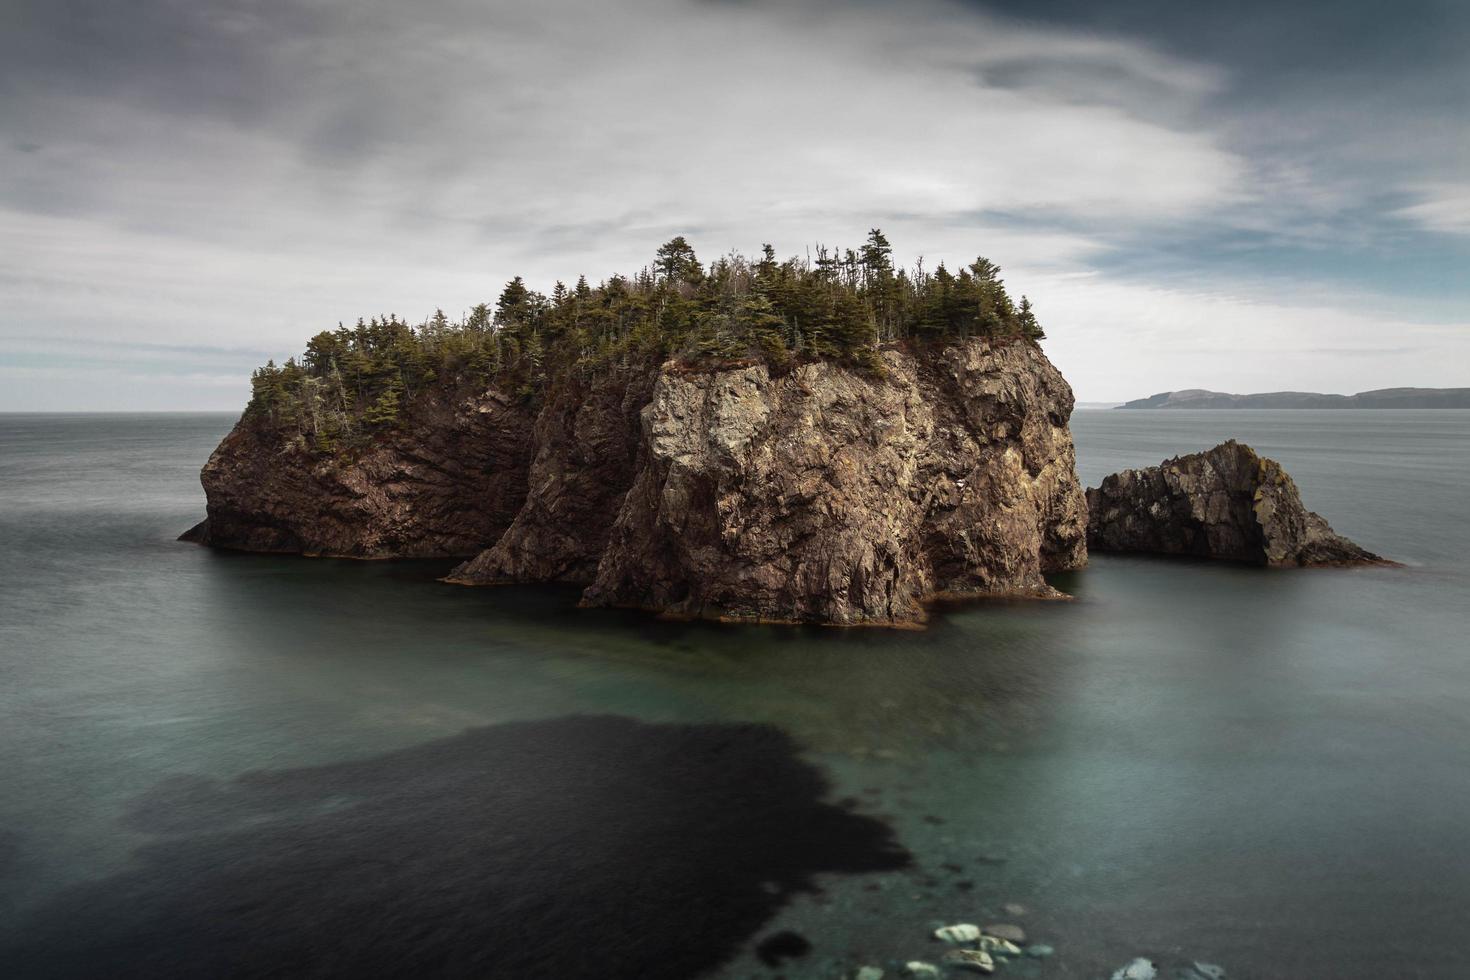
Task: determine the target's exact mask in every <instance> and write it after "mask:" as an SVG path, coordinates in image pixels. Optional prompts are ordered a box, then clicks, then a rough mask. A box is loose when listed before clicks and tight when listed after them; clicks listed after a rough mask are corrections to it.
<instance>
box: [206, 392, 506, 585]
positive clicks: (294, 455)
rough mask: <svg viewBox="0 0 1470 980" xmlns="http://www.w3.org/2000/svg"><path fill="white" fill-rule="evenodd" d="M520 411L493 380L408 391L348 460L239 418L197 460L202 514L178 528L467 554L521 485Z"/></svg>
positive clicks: (399, 552) (497, 527)
mask: <svg viewBox="0 0 1470 980" xmlns="http://www.w3.org/2000/svg"><path fill="white" fill-rule="evenodd" d="M530 430H531V417H530V415H529V414H528V413H527V412H526V411H525V409H523V408H521V407H519V406H517V405H515V404H513V403H512V402H511V401H510V400H509V399H507V398H505V397H504V396H502V395H501V394H500V393H498V392H495V391H487V392H485V393H483V394H482V395H479V396H477V397H473V398H463V397H460V398H454V397H451V396H450V395H449V394H448V393H444V392H435V393H433V394H432V395H427V396H424V397H421V398H419V399H415V400H414V401H412V402H411V403H410V405H409V407H408V408H407V409H406V410H405V412H404V419H403V422H402V424H401V425H400V426H399V427H397V428H395V429H393V430H390V431H389V432H387V433H385V434H384V435H383V436H382V437H380V438H379V439H377V440H376V441H375V442H374V443H373V444H372V445H371V446H370V447H369V448H368V449H366V450H365V451H363V452H362V453H361V454H360V455H359V456H357V457H355V458H352V459H341V458H337V457H322V456H318V455H316V454H314V453H310V452H308V451H307V450H306V449H305V448H304V447H296V446H292V445H290V444H286V445H282V443H281V436H280V435H279V433H278V432H277V431H276V430H275V429H273V428H271V427H270V426H267V425H264V424H263V423H261V422H260V421H258V420H253V419H250V418H244V419H241V420H240V422H239V423H238V424H237V425H236V426H235V428H234V429H233V430H232V431H231V432H230V434H229V435H228V436H226V437H225V439H224V441H223V442H221V443H220V444H219V447H218V448H217V449H215V451H214V453H213V454H212V455H211V456H210V457H209V462H208V463H206V464H205V466H204V470H203V472H202V473H201V474H200V480H201V482H202V483H203V484H204V492H205V496H206V497H207V498H208V515H209V516H208V517H207V518H206V519H205V520H204V522H203V523H201V524H199V525H197V526H196V527H194V528H192V529H190V530H189V531H188V532H186V533H185V535H184V539H185V540H191V541H198V542H200V543H203V544H212V545H216V546H218V547H224V548H236V549H240V550H243V551H276V552H291V553H301V554H310V555H332V556H340V557H351V558H413V557H442V556H447V555H472V554H475V553H476V552H477V551H479V550H480V549H482V548H484V547H486V546H487V545H488V544H490V543H491V542H494V541H495V540H496V539H498V538H499V537H500V535H501V534H502V533H503V532H504V531H505V529H506V527H507V526H508V525H509V524H510V522H511V520H512V519H513V518H514V517H515V515H516V513H517V511H519V510H520V507H521V504H522V503H523V501H524V500H525V496H526V468H527V465H528V463H529V461H530V456H531V450H530Z"/></svg>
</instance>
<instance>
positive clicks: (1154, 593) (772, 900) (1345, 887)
mask: <svg viewBox="0 0 1470 980" xmlns="http://www.w3.org/2000/svg"><path fill="white" fill-rule="evenodd" d="M232 422H233V419H232V418H231V417H227V416H223V415H197V416H193V415H133V416H128V415H107V416H95V415H77V416H15V415H11V416H0V545H3V546H0V976H6V977H12V976H14V977H30V976H99V975H105V976H109V977H117V976H148V977H160V976H175V975H178V976H233V975H244V976H249V975H268V974H269V975H282V974H290V975H299V974H304V975H350V976H376V975H396V976H405V975H415V976H422V975H426V974H435V973H439V974H452V975H473V976H478V977H516V978H520V977H548V978H550V977H581V976H587V977H604V978H605V977H640V978H656V977H683V976H711V977H759V978H774V977H777V976H784V977H787V978H796V977H819V978H838V977H847V976H850V975H851V973H852V971H854V970H855V969H856V968H857V967H859V966H861V965H866V964H871V965H876V966H880V967H885V968H887V969H888V970H889V971H890V972H889V975H890V976H894V975H896V972H895V971H894V965H895V963H896V962H899V961H903V960H908V959H915V958H925V959H930V960H936V959H937V958H938V957H939V956H940V955H941V953H942V952H943V950H942V949H941V948H940V947H939V944H937V943H935V942H934V941H932V940H931V939H929V933H930V931H931V930H932V929H933V928H934V927H935V926H936V925H939V924H942V923H945V922H956V921H960V922H965V921H968V922H978V923H982V924H983V923H989V922H998V921H1007V922H1013V923H1016V924H1019V925H1021V926H1023V927H1024V928H1025V930H1026V932H1027V933H1028V934H1029V936H1030V938H1031V939H1032V940H1033V941H1035V942H1044V943H1047V944H1049V945H1051V946H1052V947H1054V948H1055V951H1056V952H1055V955H1053V956H1051V957H1050V958H1047V959H1028V960H1023V961H1019V962H1016V963H1013V964H1010V965H1008V966H1006V967H1004V968H1003V970H1002V973H1001V974H1000V975H1016V976H1031V977H1106V976H1107V975H1108V974H1110V973H1111V972H1112V971H1113V970H1114V969H1116V968H1117V967H1119V966H1121V965H1122V964H1124V963H1125V962H1127V961H1128V960H1130V959H1131V958H1133V957H1134V956H1140V955H1141V956H1147V957H1149V958H1151V959H1154V960H1155V961H1156V962H1158V964H1159V966H1160V968H1161V971H1162V975H1163V976H1165V977H1172V976H1173V975H1174V973H1175V971H1176V970H1178V969H1179V968H1181V967H1184V966H1186V965H1187V964H1189V963H1190V962H1191V961H1194V960H1201V961H1206V962H1211V963H1216V964H1219V965H1222V966H1224V967H1225V968H1226V969H1227V970H1228V971H1229V972H1228V976H1230V977H1241V978H1248V977H1280V978H1309V977H1342V978H1352V977H1464V976H1470V938H1466V933H1465V910H1466V909H1467V908H1470V642H1467V635H1470V609H1467V604H1470V574H1467V571H1466V567H1465V557H1466V555H1470V529H1467V528H1470V525H1467V522H1466V520H1465V517H1464V514H1465V509H1466V505H1467V489H1466V488H1467V487H1470V412H1415V411H1401V412H1390V411H1383V412H1375V411H1352V412H1311V411H1295V412H1271V411H1254V412H1226V411H1214V412H1200V413H1187V412H1158V413H1148V412H1122V411H1080V412H1078V413H1077V415H1076V416H1075V418H1074V421H1073V431H1074V434H1075V437H1076V440H1077V444H1078V457H1079V469H1080V472H1081V475H1082V477H1083V479H1084V481H1085V482H1087V483H1089V484H1095V483H1096V482H1097V481H1098V480H1099V479H1100V478H1101V477H1102V476H1103V475H1105V474H1107V473H1109V472H1112V471H1113V470H1115V469H1118V468H1121V467H1124V466H1139V465H1147V464H1151V463H1156V462H1158V461H1159V460H1160V459H1162V458H1164V457H1165V456H1169V455H1173V454H1175V453H1180V452H1188V451H1192V450H1196V449H1201V448H1205V447H1207V446H1209V445H1212V444H1214V443H1215V442H1217V441H1219V440H1220V439H1223V438H1225V437H1229V436H1234V437H1237V438H1240V439H1242V440H1244V441H1247V442H1249V443H1250V444H1252V445H1253V446H1255V447H1256V448H1257V449H1258V450H1260V451H1262V452H1263V453H1265V454H1267V455H1270V456H1273V457H1275V458H1277V459H1279V460H1281V461H1282V462H1283V463H1284V464H1285V465H1286V467H1287V469H1288V471H1289V472H1290V473H1291V474H1292V475H1293V476H1294V477H1295V479H1296V481H1297V483H1298V485H1299V486H1300V487H1301V489H1302V492H1303V495H1304V497H1305V498H1306V501H1307V503H1308V505H1309V506H1311V507H1313V508H1314V509H1316V510H1318V511H1320V512H1321V513H1323V514H1324V515H1325V516H1327V518H1328V519H1329V520H1330V521H1331V522H1332V523H1333V524H1334V526H1335V527H1336V528H1337V529H1338V530H1339V531H1340V532H1342V533H1344V534H1347V535H1348V536H1350V537H1352V538H1354V539H1355V540H1357V541H1359V542H1360V543H1361V544H1363V545H1365V546H1367V547H1369V548H1371V549H1373V550H1376V551H1380V552H1382V553H1384V554H1386V555H1389V556H1392V557H1394V558H1397V559H1399V560H1401V561H1403V562H1404V563H1405V567H1403V568H1397V569H1385V568H1370V569H1322V570H1312V571H1264V570H1257V569H1247V568H1238V567H1230V566H1224V565H1212V564H1206V563H1197V562H1187V561H1169V560H1157V559H1145V558H1122V557H1108V556H1096V557H1095V558H1094V560H1093V562H1092V564H1091V566H1090V567H1089V568H1088V569H1087V570H1086V571H1083V572H1078V573H1073V574H1069V575H1065V576H1061V577H1059V578H1058V580H1057V583H1056V584H1057V585H1058V586H1059V587H1061V588H1063V589H1065V590H1067V591H1069V592H1071V593H1073V594H1074V595H1075V596H1077V601H1076V602H1072V603H983V604H977V605H971V606H966V607H959V608H955V609H947V610H944V611H942V612H940V613H938V614H937V615H936V616H935V618H934V621H933V623H932V624H931V626H930V628H929V629H928V630H926V631H924V632H888V631H872V630H857V631H844V630H832V629H795V628H778V627H733V626H719V625H710V624H669V623H661V622H658V621H655V620H653V619H651V618H649V617H646V616H642V615H635V614H622V613H614V612H603V611H582V610H576V609H575V608H573V603H574V600H575V596H576V593H575V591H574V590H565V589H544V588H486V589H467V588H460V587H451V586H447V585H443V584H440V583H438V582H437V581H436V577H437V576H438V575H441V574H442V573H443V572H444V571H445V570H446V568H447V567H448V564H447V563H441V562H351V561H333V560H311V559H297V558H288V557H269V556H251V555H237V554H228V553H219V552H214V551H210V550H208V549H203V548H199V547H196V546H192V545H186V544H180V543H177V542H175V541H174V538H175V536H176V535H178V534H179V533H180V532H181V531H183V530H184V529H185V528H187V527H188V526H190V525H191V524H193V523H194V522H195V521H196V520H198V518H199V517H200V516H201V514H202V511H203V495H202V493H201V492H200V490H199V486H198V479H197V472H198V469H199V467H200V465H202V463H203V462H204V460H205V458H206V457H207V456H208V454H209V451H210V450H211V449H212V448H213V446H214V445H215V443H216V442H217V441H218V439H219V438H220V437H221V436H222V435H223V434H224V433H225V432H226V431H227V430H228V429H229V427H230V425H231V424H232ZM1007 905H1020V906H1023V907H1024V909H1023V910H1017V909H1014V908H1013V909H1010V910H1007V909H1006V908H1005V906H1007Z"/></svg>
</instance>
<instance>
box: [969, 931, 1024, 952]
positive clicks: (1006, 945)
mask: <svg viewBox="0 0 1470 980" xmlns="http://www.w3.org/2000/svg"><path fill="white" fill-rule="evenodd" d="M979 946H980V948H981V949H983V950H984V951H985V952H987V953H999V954H1001V955H1002V956H1020V955H1021V947H1019V946H1017V945H1016V944H1015V943H1013V942H1011V941H1010V940H1009V939H1001V938H999V937H997V936H986V935H984V934H982V935H981V936H980V941H979Z"/></svg>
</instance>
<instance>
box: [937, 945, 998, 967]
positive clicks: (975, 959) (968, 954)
mask: <svg viewBox="0 0 1470 980" xmlns="http://www.w3.org/2000/svg"><path fill="white" fill-rule="evenodd" d="M944 962H945V963H947V964H949V965H950V966H952V967H955V968H957V969H961V970H971V971H973V972H975V973H994V972H995V960H993V959H991V957H990V954H989V953H987V952H985V951H984V950H979V949H956V950H952V951H950V952H948V953H945V954H944Z"/></svg>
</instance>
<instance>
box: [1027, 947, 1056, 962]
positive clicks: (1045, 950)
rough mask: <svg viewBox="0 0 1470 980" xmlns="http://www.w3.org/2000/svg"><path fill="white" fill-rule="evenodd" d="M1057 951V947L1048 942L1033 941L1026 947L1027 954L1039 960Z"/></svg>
mask: <svg viewBox="0 0 1470 980" xmlns="http://www.w3.org/2000/svg"><path fill="white" fill-rule="evenodd" d="M1055 953H1056V949H1055V948H1054V947H1052V946H1048V945H1047V944H1046V943H1033V944H1031V945H1030V946H1027V947H1026V955H1027V956H1030V957H1033V958H1035V959H1038V960H1044V959H1046V958H1047V957H1048V956H1052V955H1054V954H1055Z"/></svg>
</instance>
